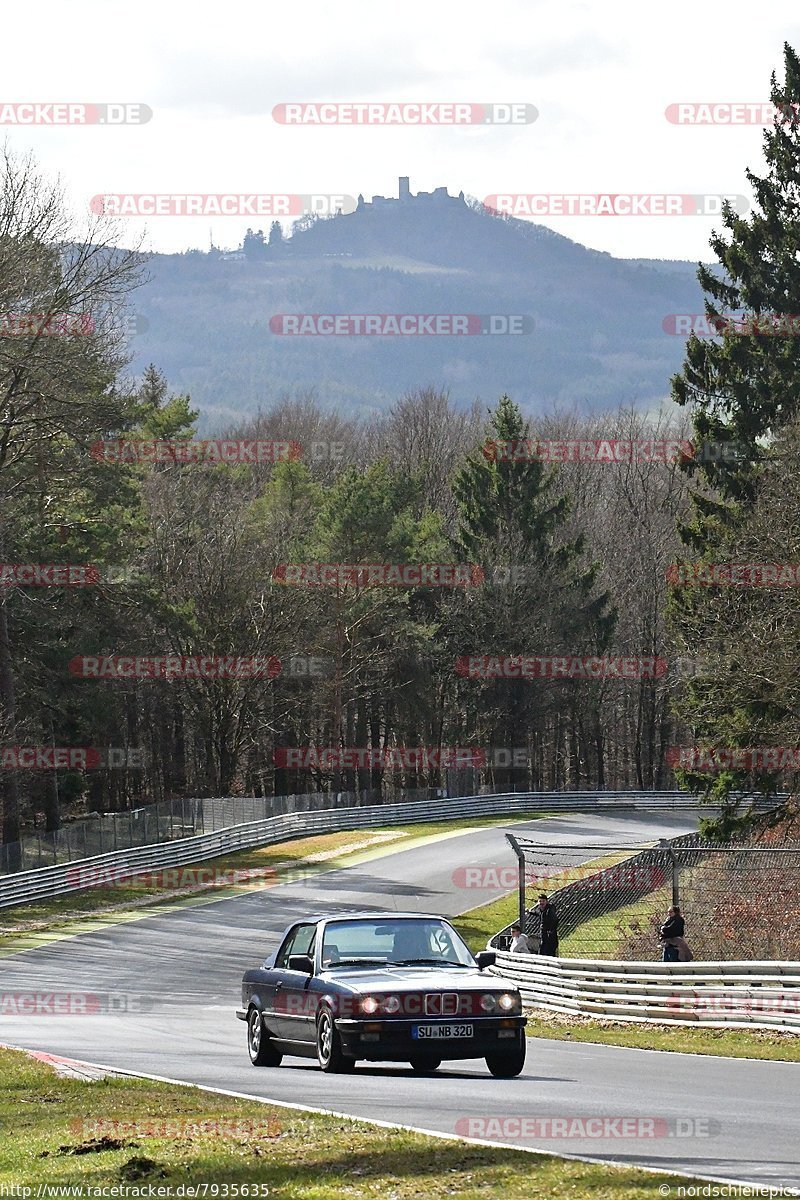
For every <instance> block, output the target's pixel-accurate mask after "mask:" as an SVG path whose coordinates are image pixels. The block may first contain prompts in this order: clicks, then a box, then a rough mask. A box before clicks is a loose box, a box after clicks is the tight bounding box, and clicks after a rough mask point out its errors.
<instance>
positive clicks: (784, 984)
mask: <svg viewBox="0 0 800 1200" xmlns="http://www.w3.org/2000/svg"><path fill="white" fill-rule="evenodd" d="M490 970H491V971H492V972H493V973H494V974H496V975H501V976H502V977H503V978H505V979H509V980H513V981H514V982H515V983H516V984H517V985H518V986H519V989H520V991H521V992H522V996H523V999H524V1000H525V1002H526V1004H527V1005H529V1006H532V1007H535V1008H543V1009H549V1010H552V1011H554V1012H560V1013H572V1014H583V1015H585V1016H592V1017H605V1018H606V1019H617V1020H620V1021H650V1022H657V1023H659V1024H669V1025H696V1026H708V1027H709V1028H715V1029H716V1028H733V1029H785V1030H791V1031H794V1032H797V1033H800V962H690V963H681V962H677V963H662V962H657V963H656V962H654V963H650V962H608V961H603V960H599V959H581V958H547V957H545V956H541V955H537V954H508V953H506V952H503V951H500V952H498V954H497V963H496V965H495V966H494V967H491V968H490Z"/></svg>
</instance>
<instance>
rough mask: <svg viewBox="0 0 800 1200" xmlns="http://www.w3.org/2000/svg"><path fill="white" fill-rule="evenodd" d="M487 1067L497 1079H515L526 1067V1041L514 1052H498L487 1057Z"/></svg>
mask: <svg viewBox="0 0 800 1200" xmlns="http://www.w3.org/2000/svg"><path fill="white" fill-rule="evenodd" d="M486 1065H487V1067H488V1068H489V1070H490V1071H491V1073H492V1075H494V1077H495V1079H514V1078H515V1076H517V1075H519V1074H520V1073H521V1071H522V1068H523V1067H524V1066H525V1040H524V1038H523V1039H522V1040H521V1045H518V1046H515V1047H514V1048H513V1050H496V1051H495V1052H494V1054H487V1055H486Z"/></svg>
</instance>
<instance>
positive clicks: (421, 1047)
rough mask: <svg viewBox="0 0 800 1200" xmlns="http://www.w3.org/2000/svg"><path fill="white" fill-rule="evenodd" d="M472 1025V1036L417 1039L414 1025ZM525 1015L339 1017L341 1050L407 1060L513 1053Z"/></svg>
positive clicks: (379, 1058)
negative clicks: (371, 1018)
mask: <svg viewBox="0 0 800 1200" xmlns="http://www.w3.org/2000/svg"><path fill="white" fill-rule="evenodd" d="M454 1024H460V1025H471V1026H472V1037H466V1038H462V1037H459V1038H444V1037H443V1038H425V1039H420V1038H415V1037H414V1035H413V1032H412V1030H413V1028H414V1026H415V1025H454ZM525 1024H526V1017H524V1016H516V1017H466V1018H460V1019H458V1020H454V1019H453V1018H451V1019H450V1020H431V1019H430V1018H428V1019H425V1018H424V1017H423V1018H417V1019H415V1020H409V1019H408V1018H407V1017H403V1018H400V1019H391V1020H387V1019H386V1018H382V1019H380V1020H377V1021H370V1020H367V1019H363V1020H362V1019H358V1020H353V1019H350V1018H346V1017H339V1018H338V1019H337V1021H336V1028H337V1030H338V1031H339V1037H340V1039H341V1043H342V1050H343V1051H344V1053H345V1054H346V1055H348V1056H349V1057H352V1058H366V1059H372V1060H374V1061H376V1062H379V1061H386V1060H389V1061H396V1062H408V1060H409V1058H411V1057H412V1056H416V1055H425V1054H427V1055H429V1056H430V1057H431V1058H485V1056H486V1055H487V1054H496V1053H503V1052H504V1051H507V1052H509V1053H512V1052H513V1051H515V1050H517V1049H519V1048H520V1046H521V1045H522V1044H523V1043H524V1040H525Z"/></svg>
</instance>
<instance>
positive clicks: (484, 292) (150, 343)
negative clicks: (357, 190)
mask: <svg viewBox="0 0 800 1200" xmlns="http://www.w3.org/2000/svg"><path fill="white" fill-rule="evenodd" d="M265 232H266V231H265ZM250 249H251V253H250V255H249V256H248V257H247V258H244V257H242V256H237V257H234V256H230V255H229V256H225V255H222V254H220V253H218V252H211V253H207V254H206V253H201V252H199V251H191V252H188V253H186V254H182V255H156V256H154V257H153V259H152V260H151V261H150V265H149V274H150V279H149V282H148V283H146V284H145V285H144V286H143V288H142V289H141V290H140V291H139V292H138V293H137V296H136V298H135V308H136V314H137V317H139V318H140V324H141V325H142V326H146V327H145V329H144V332H142V333H140V334H139V335H138V336H137V337H135V338H133V339H132V340H131V344H130V348H131V353H132V355H133V361H132V363H131V369H132V370H133V371H134V372H137V373H138V372H139V371H140V370H142V369H143V368H144V367H145V366H146V365H147V363H149V362H155V363H156V364H157V365H158V366H159V367H160V368H161V369H162V370H163V371H164V372H165V373H166V375H167V377H168V379H169V381H170V384H171V386H172V387H173V388H175V389H177V390H181V391H188V392H190V393H191V395H192V398H193V400H194V402H195V404H197V405H198V406H199V407H200V409H201V411H202V413H203V424H204V427H205V428H207V429H210V428H213V427H215V426H217V425H219V424H221V423H225V422H226V421H228V420H229V419H230V418H232V417H235V416H239V415H241V414H242V413H245V412H248V411H252V410H254V409H256V408H257V407H258V406H259V405H262V404H266V403H268V402H269V401H271V400H273V399H274V398H275V397H277V396H279V395H280V394H281V393H282V392H285V391H287V390H289V391H302V390H308V389H314V390H315V392H316V394H317V396H318V398H319V399H320V400H321V401H322V402H323V403H326V404H336V405H338V406H339V407H340V408H342V409H344V410H347V411H352V412H355V411H361V412H362V413H367V412H369V411H379V410H381V409H384V408H385V407H387V406H388V405H389V404H390V403H391V402H392V401H393V400H394V399H395V398H396V397H397V396H399V395H401V394H402V393H403V392H404V391H406V390H407V389H410V388H415V387H418V386H423V385H434V386H440V387H444V388H449V389H450V391H451V393H452V395H453V396H454V397H455V398H456V399H457V400H458V401H459V402H462V403H464V404H468V403H469V402H471V401H472V400H473V399H474V398H475V397H479V398H481V399H482V400H484V401H486V402H487V403H489V402H491V401H493V400H495V399H496V397H497V396H498V395H499V394H500V393H501V392H502V391H508V392H509V393H510V394H511V395H512V396H514V397H515V398H516V399H517V400H518V401H519V402H520V403H521V404H523V406H525V407H526V408H530V409H539V408H543V407H548V406H550V405H552V404H553V403H556V404H565V405H567V404H568V405H572V404H573V403H575V404H578V405H580V406H581V407H582V408H583V409H585V410H587V411H591V410H598V409H603V408H610V407H616V406H617V405H618V404H619V403H620V402H626V403H637V404H640V405H643V406H648V405H652V404H656V403H657V402H658V401H659V400H660V399H661V398H663V397H664V396H665V395H666V394H667V391H668V381H669V377H670V374H671V373H672V372H673V371H674V370H676V369H677V368H678V366H679V365H680V362H681V358H682V353H683V342H682V339H681V338H678V337H674V336H669V335H667V334H665V333H664V331H663V329H662V321H663V318H664V316H665V315H666V314H668V313H680V312H697V311H702V302H701V298H700V289H699V286H698V284H697V282H696V280H695V278H694V271H695V267H694V265H693V264H690V263H685V262H675V263H671V262H669V261H664V260H661V261H658V260H637V261H624V260H619V259H614V258H612V257H611V256H610V255H608V254H604V253H600V252H597V251H593V250H588V249H586V248H585V247H583V246H581V245H579V244H578V243H577V242H573V241H570V240H569V239H568V238H566V237H562V236H561V235H559V234H556V233H553V232H552V231H550V230H548V229H546V228H544V227H543V226H537V225H534V224H531V223H528V222H522V221H517V220H510V219H506V218H503V219H500V218H497V217H495V216H492V215H490V214H488V213H487V212H485V211H483V210H482V209H481V208H480V207H478V206H476V205H474V204H470V203H468V202H465V201H464V200H463V199H461V198H455V197H449V196H446V195H445V196H442V195H441V194H434V195H424V196H418V197H414V196H411V197H409V198H408V199H405V200H403V201H400V200H382V201H381V200H379V199H376V200H375V201H374V202H372V203H366V204H364V203H363V202H362V203H360V204H359V207H358V209H357V210H356V211H355V212H352V213H349V214H346V215H338V216H336V217H331V218H328V219H324V220H318V221H316V222H315V223H309V222H308V221H303V222H301V223H300V227H298V226H297V225H296V226H295V229H294V232H293V236H292V237H291V238H289V239H287V240H285V241H283V242H282V243H280V244H279V245H277V246H269V247H265V248H264V249H263V251H262V250H257V251H256V252H252V246H251V247H250ZM283 313H292V314H294V313H317V314H319V313H388V314H395V313H398V314H399V313H458V314H481V315H483V314H522V315H525V316H526V317H528V318H532V325H533V329H532V331H531V332H528V333H524V334H521V335H517V336H510V335H504V336H489V335H477V336H460V337H459V336H453V335H451V336H413V337H409V336H394V337H392V336H386V337H375V336H329V337H321V336H310V337H309V336H286V335H282V334H280V333H276V332H273V331H272V330H271V329H270V318H272V317H273V316H275V315H276V314H283ZM530 323H531V322H530V321H529V322H528V324H530Z"/></svg>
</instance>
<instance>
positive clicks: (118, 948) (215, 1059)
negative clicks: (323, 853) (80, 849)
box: [0, 811, 800, 1187]
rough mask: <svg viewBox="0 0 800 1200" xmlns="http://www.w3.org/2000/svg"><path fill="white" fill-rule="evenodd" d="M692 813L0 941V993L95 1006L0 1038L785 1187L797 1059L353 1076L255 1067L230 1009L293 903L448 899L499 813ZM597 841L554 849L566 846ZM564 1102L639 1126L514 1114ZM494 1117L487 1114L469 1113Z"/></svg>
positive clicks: (613, 1051)
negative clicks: (519, 818) (551, 1125)
mask: <svg viewBox="0 0 800 1200" xmlns="http://www.w3.org/2000/svg"><path fill="white" fill-rule="evenodd" d="M693 827H694V822H693V820H692V819H691V817H690V816H689V815H687V814H675V815H670V814H663V813H652V814H647V813H643V812H636V813H634V812H631V811H628V812H627V813H623V812H620V814H619V815H597V814H593V815H588V816H578V815H571V816H560V817H557V818H552V819H550V820H547V821H542V822H531V823H530V824H512V823H509V824H508V825H507V826H502V827H498V828H496V829H483V830H480V831H476V832H474V833H466V834H461V835H456V836H453V837H448V838H446V839H445V840H439V841H436V842H432V843H430V844H427V845H422V846H419V847H417V848H411V849H408V850H405V851H398V852H395V853H392V854H389V855H387V856H385V857H382V858H378V859H374V860H372V861H369V862H366V863H363V864H361V865H359V866H353V867H350V868H347V869H340V870H334V871H330V872H326V873H324V874H316V875H312V876H309V877H307V878H305V879H300V880H297V881H295V882H289V883H286V884H281V885H279V886H275V887H272V888H269V889H264V890H259V891H253V892H248V893H246V894H243V895H237V896H234V897H231V898H228V899H219V900H215V901H213V902H211V903H208V904H203V905H199V906H196V907H189V908H182V909H177V910H175V911H173V912H171V913H169V914H161V915H155V916H150V917H146V918H142V919H139V920H136V921H134V922H132V923H127V924H116V925H114V924H110V925H107V926H105V927H103V928H101V929H98V930H97V931H94V932H91V933H86V934H82V935H79V936H75V937H71V938H67V939H64V940H62V941H59V942H54V943H52V944H51V945H48V946H44V947H41V948H37V949H35V950H29V951H25V952H23V953H20V954H15V955H12V956H9V957H5V958H0V980H1V981H2V982H1V983H0V991H1V992H2V993H3V994H5V995H6V996H7V995H8V994H9V993H20V992H25V993H29V992H37V993H41V992H71V993H78V994H87V993H88V994H90V997H93V998H94V999H92V1000H91V1002H90V1003H89V1008H91V1009H94V1010H95V1011H92V1012H91V1013H89V1014H87V1015H81V1014H78V1015H40V1016H35V1017H22V1016H17V1015H7V1013H4V1015H0V1042H2V1043H5V1044H7V1045H15V1046H23V1047H26V1048H29V1049H35V1050H41V1051H46V1052H48V1053H51V1054H56V1055H63V1056H65V1057H72V1058H77V1059H81V1060H84V1061H87V1062H92V1063H99V1064H103V1065H105V1066H109V1067H118V1068H121V1069H126V1070H131V1071H141V1072H146V1073H149V1074H153V1075H157V1076H160V1077H165V1078H171V1079H176V1080H183V1081H186V1082H190V1083H198V1084H203V1085H207V1086H212V1087H217V1088H222V1089H224V1090H227V1091H232V1092H237V1093H241V1094H243V1095H249V1096H257V1097H260V1098H265V1099H267V1098H268V1099H274V1100H277V1101H280V1102H284V1103H297V1104H302V1105H308V1106H311V1107H314V1108H320V1109H327V1110H331V1111H334V1112H337V1113H347V1114H350V1115H352V1116H354V1117H366V1118H370V1119H373V1120H381V1121H388V1122H396V1123H399V1124H403V1125H409V1126H413V1127H416V1128H419V1129H426V1130H431V1131H436V1132H442V1133H454V1132H457V1133H461V1134H467V1135H471V1136H474V1137H479V1138H480V1137H483V1138H488V1139H490V1140H497V1141H500V1142H503V1143H504V1144H507V1145H514V1146H525V1147H535V1148H537V1149H544V1150H548V1151H551V1152H555V1153H559V1154H567V1155H578V1156H581V1157H584V1156H585V1157H589V1158H593V1159H597V1160H608V1161H609V1162H612V1161H613V1162H620V1163H626V1164H629V1165H641V1166H650V1167H658V1168H662V1169H669V1170H675V1171H677V1172H679V1173H683V1174H692V1175H697V1176H703V1177H706V1178H711V1179H725V1180H734V1181H739V1182H749V1183H759V1184H767V1185H773V1186H775V1185H779V1184H780V1185H783V1186H791V1187H798V1186H800V1104H798V1099H797V1097H798V1094H799V1089H800V1064H793V1063H770V1062H756V1061H748V1060H734V1059H720V1058H710V1057H702V1056H696V1055H672V1054H671V1055H667V1054H658V1053H654V1052H650V1051H642V1050H627V1049H622V1048H618V1047H611V1046H591V1045H586V1044H580V1043H575V1044H570V1043H564V1042H555V1041H552V1042H549V1041H544V1040H542V1039H530V1040H529V1042H528V1060H527V1063H526V1067H525V1071H524V1073H523V1075H522V1076H520V1078H519V1079H512V1080H501V1079H493V1078H492V1077H491V1076H490V1075H489V1074H488V1071H487V1070H486V1066H485V1064H484V1063H483V1061H475V1062H466V1063H465V1062H459V1063H455V1064H452V1065H449V1066H448V1065H447V1064H444V1065H443V1066H442V1068H441V1069H440V1070H439V1072H437V1074H436V1075H435V1076H427V1077H421V1076H415V1075H413V1074H412V1072H411V1070H410V1068H405V1067H402V1066H401V1067H398V1066H396V1065H395V1066H392V1065H389V1064H387V1065H386V1066H382V1065H380V1064H376V1065H369V1064H366V1063H359V1064H358V1066H357V1067H356V1070H355V1072H354V1074H353V1075H350V1076H346V1077H343V1076H326V1075H323V1073H322V1072H321V1071H319V1070H318V1069H317V1068H316V1065H315V1064H313V1063H311V1062H309V1061H308V1060H302V1059H284V1063H283V1066H281V1067H280V1068H278V1069H269V1068H261V1069H258V1068H254V1067H251V1066H250V1063H249V1061H248V1058H247V1051H246V1047H245V1027H244V1025H243V1024H242V1023H241V1022H240V1021H237V1020H236V1019H235V1016H234V1010H235V1008H236V1006H237V1005H238V1003H239V1001H240V989H239V984H240V980H241V975H242V972H243V970H244V969H245V968H246V967H248V966H254V965H257V964H258V962H260V961H261V960H263V958H265V957H266V955H267V954H268V953H270V951H271V950H273V949H274V948H275V947H276V945H277V934H278V933H280V932H281V931H282V930H283V929H284V928H285V927H286V926H287V925H288V924H290V922H291V921H293V920H294V919H295V918H297V917H300V916H305V915H307V914H314V913H325V912H328V911H332V910H336V909H341V908H375V909H381V910H386V909H388V910H389V911H393V910H395V909H397V910H398V911H404V910H406V911H408V910H411V911H421V912H424V911H427V912H437V913H442V914H444V915H448V916H452V915H455V914H457V913H459V912H463V911H465V910H466V909H468V908H471V907H474V906H475V905H476V904H479V903H481V902H482V901H483V900H486V899H489V898H491V894H490V893H486V892H483V893H479V892H475V891H468V890H466V889H464V888H463V887H459V886H458V884H457V883H456V882H454V878H453V873H454V871H456V870H457V869H458V868H463V867H464V866H468V865H475V864H483V865H511V866H513V864H514V861H515V860H514V859H513V856H512V855H511V854H510V851H509V849H508V847H507V844H506V842H505V839H504V837H503V829H504V828H508V829H510V830H513V829H519V830H524V831H526V832H529V831H532V830H535V831H536V834H537V838H538V839H539V840H541V841H553V842H556V843H564V842H567V843H572V844H573V845H575V846H576V847H577V846H580V845H581V844H582V843H589V844H592V845H597V844H602V843H608V844H609V845H616V844H618V843H620V842H623V843H624V842H632V841H636V840H647V839H653V838H658V837H661V836H674V835H676V834H678V833H682V832H685V831H687V830H688V829H690V828H693ZM357 836H358V835H355V834H354V838H355V837H357ZM595 855H596V851H595V852H591V853H587V852H586V851H584V852H580V851H579V850H576V851H575V852H574V853H572V854H570V853H568V852H565V854H564V860H563V863H564V865H571V864H574V863H576V862H579V861H581V860H583V859H586V858H589V857H594V856H595ZM460 878H461V876H460V875H457V876H456V879H460ZM559 1117H570V1118H584V1119H585V1118H589V1117H595V1118H596V1117H608V1118H622V1117H637V1118H640V1119H641V1122H642V1123H641V1125H640V1127H639V1128H640V1130H641V1132H642V1136H636V1137H627V1138H622V1137H620V1136H618V1133H619V1132H625V1131H624V1129H623V1128H622V1127H621V1126H619V1125H617V1126H615V1125H614V1123H613V1121H612V1122H611V1123H610V1124H607V1125H606V1126H605V1127H602V1129H603V1133H602V1136H592V1137H576V1136H569V1137H564V1136H559V1137H556V1138H553V1137H547V1138H545V1137H544V1136H543V1132H542V1128H541V1127H540V1126H539V1127H536V1128H535V1129H534V1130H533V1132H531V1127H530V1126H529V1127H528V1129H527V1130H526V1129H525V1128H524V1127H522V1126H520V1125H519V1122H518V1121H517V1120H516V1119H517V1118H559ZM489 1118H498V1119H499V1120H497V1121H494V1122H493V1123H490V1124H488V1125H487V1124H482V1122H485V1121H487V1119H489ZM648 1119H652V1120H653V1122H654V1124H653V1125H648V1123H647V1122H648ZM590 1128H591V1127H590ZM594 1129H595V1131H596V1130H597V1129H598V1126H594ZM650 1130H655V1134H656V1136H653V1135H652V1132H650V1133H648V1131H650ZM544 1132H546V1133H552V1132H553V1130H552V1129H547V1130H545V1131H544ZM573 1132H574V1127H573Z"/></svg>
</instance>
